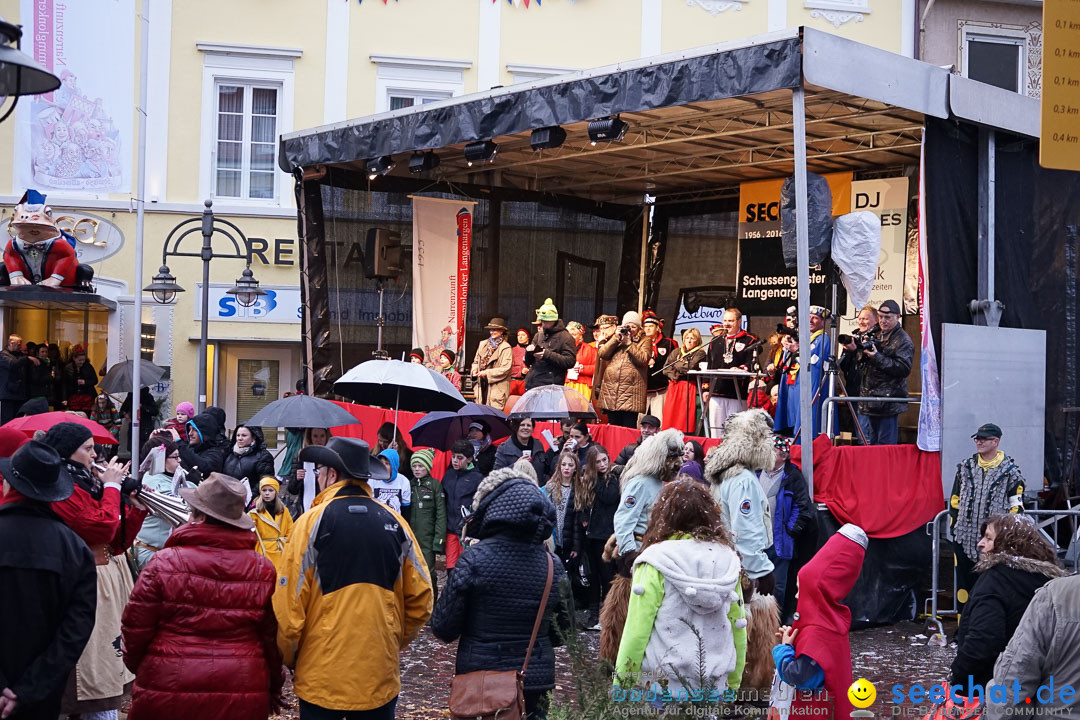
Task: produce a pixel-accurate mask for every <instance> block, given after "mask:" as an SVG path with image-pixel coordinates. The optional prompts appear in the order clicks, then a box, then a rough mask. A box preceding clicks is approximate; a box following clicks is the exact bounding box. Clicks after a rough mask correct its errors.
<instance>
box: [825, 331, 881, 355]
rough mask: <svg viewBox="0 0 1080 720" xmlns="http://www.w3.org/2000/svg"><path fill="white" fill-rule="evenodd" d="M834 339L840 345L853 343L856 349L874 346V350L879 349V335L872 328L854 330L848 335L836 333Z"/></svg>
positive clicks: (866, 348)
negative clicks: (863, 330)
mask: <svg viewBox="0 0 1080 720" xmlns="http://www.w3.org/2000/svg"><path fill="white" fill-rule="evenodd" d="M836 341H837V342H838V343H839V344H840V345H847V344H849V343H855V347H856V349H858V350H868V349H869V348H874V350H875V351H877V350H880V349H881V336H880V335H879V334H878V333H877V332H876V331H874V330H868V331H867V332H859V331H858V330H856V331H855V332H853V333H851V334H850V335H837V336H836Z"/></svg>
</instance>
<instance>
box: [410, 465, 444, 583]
mask: <svg viewBox="0 0 1080 720" xmlns="http://www.w3.org/2000/svg"><path fill="white" fill-rule="evenodd" d="M434 461H435V451H434V450H432V449H431V448H423V449H422V450H417V451H416V452H414V453H413V455H412V474H413V477H412V517H411V518H410V521H409V525H410V526H411V527H412V531H413V535H415V536H416V542H417V543H418V544H419V545H420V552H421V553H422V554H423V556H424V562H426V563H427V567H428V574H429V575H431V589H432V590H433V591H434V593H435V595H434V596H435V597H438V596H439V585H438V579H437V578H436V577H435V555H436V554H439V555H441V554H442V553H443V552H444V550H445V545H446V495H445V494H444V493H443V488H442V483H441V482H439V480H438V479H437V478H434V477H432V475H431V468H432V464H433V463H434Z"/></svg>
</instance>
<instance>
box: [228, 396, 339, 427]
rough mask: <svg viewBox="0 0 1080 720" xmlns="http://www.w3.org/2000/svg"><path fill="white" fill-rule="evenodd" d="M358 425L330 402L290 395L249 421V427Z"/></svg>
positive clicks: (247, 423)
mask: <svg viewBox="0 0 1080 720" xmlns="http://www.w3.org/2000/svg"><path fill="white" fill-rule="evenodd" d="M358 422H360V421H359V420H357V419H356V418H354V417H353V416H352V415H351V414H350V413H349V411H348V410H345V409H344V408H342V407H341V406H340V405H335V404H334V403H332V402H330V401H329V400H323V399H322V398H317V397H311V396H310V395H292V396H290V397H287V398H282V399H281V400H275V401H274V402H272V403H270V404H268V405H267V406H266V407H264V408H263V409H262V410H260V411H259V412H257V413H255V415H254V416H253V417H252V418H251V419H250V420H248V421H247V422H246V423H244V424H245V425H250V426H252V427H274V428H278V427H294V428H331V427H337V426H338V425H352V424H354V423H358Z"/></svg>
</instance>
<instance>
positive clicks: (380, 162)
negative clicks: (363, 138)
mask: <svg viewBox="0 0 1080 720" xmlns="http://www.w3.org/2000/svg"><path fill="white" fill-rule="evenodd" d="M364 167H365V168H366V169H367V174H368V180H374V179H375V178H377V177H379V176H380V175H386V174H387V173H389V172H390V171H391V170H393V169H394V159H393V158H392V157H390V156H389V155H383V156H382V157H380V158H372V159H371V160H368V161H367V163H366V164H365V165H364Z"/></svg>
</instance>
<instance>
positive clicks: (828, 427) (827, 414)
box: [821, 395, 922, 445]
mask: <svg viewBox="0 0 1080 720" xmlns="http://www.w3.org/2000/svg"><path fill="white" fill-rule="evenodd" d="M857 402H894V403H920V404H921V403H922V398H893V397H848V396H846V395H830V396H829V397H827V398H825V402H824V404H823V405H822V406H821V412H822V414H823V415H824V418H822V419H823V420H824V421H825V434H827V435H828V436H829V439H830V440H831V439H833V436H834V435H835V434H836V433H835V431H834V428H833V426H834V425H835V424H836V423H835V422H834V420H835V417H834V415H833V413H834V412H835V411H836V408H834V407H833V404H834V403H847V404H851V403H857ZM855 428H856V430H855V431H856V433H857V434H858V436H859V440H860V442H862V444H863V445H865V444H866V438H864V437H863V436H862V427H861V426H860V425H859V424H858V423H855Z"/></svg>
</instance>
